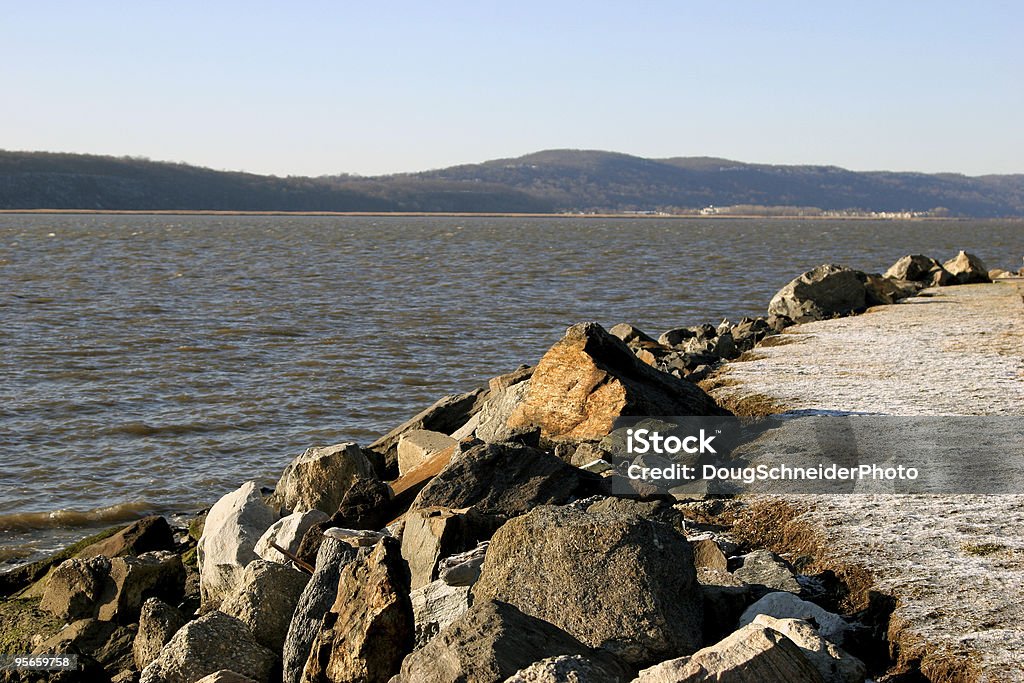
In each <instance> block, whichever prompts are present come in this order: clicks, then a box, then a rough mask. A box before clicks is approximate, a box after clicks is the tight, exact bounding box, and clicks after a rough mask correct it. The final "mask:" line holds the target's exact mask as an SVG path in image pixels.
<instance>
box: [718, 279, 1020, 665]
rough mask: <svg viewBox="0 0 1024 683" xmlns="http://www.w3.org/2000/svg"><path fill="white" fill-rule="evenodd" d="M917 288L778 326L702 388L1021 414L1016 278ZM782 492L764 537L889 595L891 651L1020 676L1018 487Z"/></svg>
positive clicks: (913, 412)
mask: <svg viewBox="0 0 1024 683" xmlns="http://www.w3.org/2000/svg"><path fill="white" fill-rule="evenodd" d="M923 294H924V296H921V297H918V298H915V299H911V300H908V301H905V302H903V303H901V304H899V305H895V306H884V307H878V308H875V309H872V310H870V311H869V312H868V313H866V314H864V315H860V316H855V317H850V318H843V319H838V320H830V321H823V322H816V323H810V324H805V325H799V326H795V327H793V328H790V329H788V330H787V331H786V334H785V335H783V336H782V337H776V338H775V341H773V342H769V343H770V344H773V345H771V346H762V347H758V348H757V349H756V350H755V352H754V354H753V359H752V360H748V361H745V362H736V363H731V364H730V365H729V366H728V367H727V369H726V370H725V371H724V373H723V374H722V375H720V376H719V377H718V378H717V379H718V381H719V382H720V383H721V384H722V386H720V387H719V388H717V389H714V390H712V393H713V394H714V395H715V396H716V398H719V399H724V400H727V401H733V402H735V401H736V400H737V399H743V398H745V397H750V396H758V395H759V397H760V398H759V400H760V399H761V398H763V399H766V400H767V401H768V402H771V403H775V404H777V405H779V406H782V407H785V408H787V409H790V410H810V411H850V412H865V413H874V414H884V415H900V416H923V415H1005V416H1024V280H1021V279H1019V278H1017V279H1012V280H1000V281H997V282H996V283H994V284H991V285H971V286H959V287H947V288H941V289H931V290H926V291H925V292H924V293H923ZM780 339H784V340H785V341H784V343H781V344H780V343H779V340H780ZM750 502H751V503H752V504H754V505H757V504H759V503H760V504H763V503H766V502H769V504H770V505H774V504H776V503H777V502H779V501H778V500H777V499H771V501H766V500H765V499H752V500H751V501H750ZM783 502H787V503H792V504H793V506H794V508H795V509H796V510H798V511H799V513H798V514H797V516H796V517H795V518H793V517H789V518H787V517H786V516H785V515H780V516H779V517H778V518H777V520H774V521H773V520H766V521H765V522H764V524H765V528H766V529H767V530H768V532H769V533H774V534H776V536H777V537H778V538H788V539H789V542H790V543H794V542H795V543H797V544H798V545H799V544H800V541H793V539H800V538H803V539H804V541H803V546H802V547H801V551H803V552H809V553H811V554H813V555H817V557H818V559H820V560H821V561H820V563H819V566H822V567H824V566H833V567H846V568H847V569H848V570H849V568H851V567H853V568H856V570H857V571H861V572H862V574H863V576H865V577H867V578H866V579H864V583H865V584H866V585H865V586H862V587H861V588H862V591H863V593H864V594H867V589H868V588H870V589H871V590H875V591H879V592H881V593H883V594H885V595H888V596H892V597H893V598H895V599H896V604H897V606H896V609H895V611H894V612H893V616H892V620H891V623H890V629H889V633H890V637H891V639H892V641H893V642H894V643H895V644H896V648H895V649H896V653H895V654H896V655H897V657H898V658H899V660H901V661H902V662H904V663H907V664H909V665H911V666H914V665H919V666H920V668H921V671H922V672H923V673H924V674H925V676H926V677H927V678H929V679H930V680H949V681H1024V490H1022V491H1021V495H902V496H899V495H862V494H846V495H831V496H823V495H817V496H809V495H808V496H789V497H788V498H786V500H785V501H783ZM762 509H772V508H771V507H769V506H765V507H763V508H762ZM766 517H771V515H766ZM773 524H774V525H776V527H779V528H775V529H772V528H771V526H772V525H773ZM783 527H784V528H783ZM798 530H799V531H798ZM808 538H814V539H815V540H814V541H813V542H808V541H807V540H806V539H808ZM853 573H856V571H855V572H853ZM847 574H848V575H849V574H850V572H849V571H847Z"/></svg>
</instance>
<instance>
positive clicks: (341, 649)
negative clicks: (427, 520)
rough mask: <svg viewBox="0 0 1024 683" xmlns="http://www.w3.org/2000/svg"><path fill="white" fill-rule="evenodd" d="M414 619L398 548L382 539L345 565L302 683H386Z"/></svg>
mask: <svg viewBox="0 0 1024 683" xmlns="http://www.w3.org/2000/svg"><path fill="white" fill-rule="evenodd" d="M412 647H413V615H412V605H411V603H410V601H409V595H408V585H407V584H406V578H405V568H404V566H403V562H402V557H401V555H400V554H399V551H398V542H397V541H395V539H393V538H384V539H383V540H381V542H380V543H379V544H377V546H376V547H375V548H374V549H373V551H372V552H371V553H370V554H369V556H368V557H366V558H365V559H357V560H356V561H354V562H352V563H350V564H347V565H345V567H344V568H343V569H342V570H341V577H340V579H339V581H338V593H337V598H336V599H335V601H334V605H333V606H332V607H331V609H330V611H329V612H328V613H327V614H326V615H325V616H324V619H323V622H322V625H321V629H320V633H319V634H318V636H317V638H316V640H315V641H314V643H313V648H312V651H311V652H310V654H309V659H308V660H306V668H305V671H303V674H302V681H303V683H327V682H329V681H330V682H334V681H353V682H354V681H364V682H365V683H386V681H388V680H389V679H390V678H391V677H392V676H393V675H394V674H396V673H398V670H399V668H400V667H401V665H402V659H403V658H404V657H405V655H406V654H407V653H409V652H411V651H412Z"/></svg>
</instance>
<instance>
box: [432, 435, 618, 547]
mask: <svg viewBox="0 0 1024 683" xmlns="http://www.w3.org/2000/svg"><path fill="white" fill-rule="evenodd" d="M600 486H601V478H600V477H598V476H596V475H593V474H590V473H589V472H583V471H581V470H579V469H577V468H575V467H573V466H572V465H569V464H568V463H566V462H564V461H562V460H561V459H559V458H557V457H555V456H553V455H551V454H550V453H547V452H545V451H542V450H539V449H537V448H531V447H529V446H523V445H520V444H479V443H478V444H477V445H475V446H471V447H469V448H468V449H467V450H466V451H465V452H463V453H459V454H457V455H456V456H455V457H453V458H452V460H451V462H450V463H448V465H447V466H446V467H445V468H444V469H443V470H441V472H440V473H438V475H437V476H435V477H434V478H433V479H432V480H431V481H430V483H428V484H427V485H426V486H425V487H424V488H423V490H422V491H420V493H419V495H418V496H417V497H416V500H415V501H414V502H413V505H412V509H423V508H431V507H444V508H450V509H460V508H468V507H470V506H473V508H474V509H475V510H477V511H478V512H480V513H483V514H488V515H496V516H500V517H505V518H509V517H514V516H516V515H521V514H524V513H526V512H528V511H530V510H531V509H533V508H534V507H536V506H538V505H546V504H561V503H565V502H568V501H570V500H573V499H575V498H578V497H584V496H587V495H590V494H591V493H593V492H594V491H596V490H598V489H599V488H600ZM466 549H467V548H460V550H466Z"/></svg>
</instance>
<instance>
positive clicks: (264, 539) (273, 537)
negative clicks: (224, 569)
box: [253, 510, 330, 564]
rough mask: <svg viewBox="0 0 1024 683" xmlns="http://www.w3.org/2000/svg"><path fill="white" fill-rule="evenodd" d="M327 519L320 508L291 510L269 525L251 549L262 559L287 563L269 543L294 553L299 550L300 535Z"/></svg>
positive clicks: (285, 558)
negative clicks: (285, 515) (291, 511)
mask: <svg viewBox="0 0 1024 683" xmlns="http://www.w3.org/2000/svg"><path fill="white" fill-rule="evenodd" d="M328 519H330V517H328V515H327V513H326V512H323V511H321V510H306V511H305V512H293V513H292V514H290V515H288V516H287V517H282V518H281V519H279V520H277V521H276V522H274V523H273V524H272V525H270V528H269V529H267V530H266V531H265V532H264V533H263V535H262V536H260V540H258V541H256V547H255V548H254V549H253V550H254V552H255V553H256V555H257V556H259V557H261V558H263V559H264V560H270V561H271V562H277V563H279V564H287V563H288V562H289V560H288V558H287V557H285V556H284V555H283V554H282V553H281V552H280V551H278V550H275V549H274V548H273V546H272V545H271V544H272V543H273V544H275V545H278V546H280V547H281V548H284V549H285V550H287V551H288V552H290V553H291V554H293V555H295V554H296V553H298V551H299V544H301V543H302V537H303V536H305V535H306V532H307V531H309V528H310V527H311V526H313V525H314V524H317V523H319V522H326V521H327V520H328Z"/></svg>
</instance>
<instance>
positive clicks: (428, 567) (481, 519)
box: [402, 508, 503, 588]
mask: <svg viewBox="0 0 1024 683" xmlns="http://www.w3.org/2000/svg"><path fill="white" fill-rule="evenodd" d="M502 521H503V520H501V519H495V518H493V517H490V516H486V515H481V514H479V513H477V512H476V510H475V509H468V510H460V511H455V510H451V509H448V508H417V509H413V510H410V511H409V512H408V514H406V516H405V529H404V530H403V532H402V557H403V558H404V559H405V561H406V563H407V564H408V567H409V575H410V586H411V587H412V588H420V587H422V586H425V585H427V584H428V583H430V582H431V581H433V580H435V579H437V578H438V564H439V562H440V561H441V560H442V559H443V558H445V557H448V556H450V555H454V554H456V553H460V552H463V551H466V550H467V549H471V548H475V547H476V546H477V545H478V543H479V542H480V541H481V540H483V539H486V538H490V536H491V534H493V533H494V531H495V530H496V529H497V528H498V526H500V524H501V522H502Z"/></svg>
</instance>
